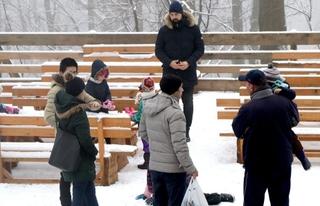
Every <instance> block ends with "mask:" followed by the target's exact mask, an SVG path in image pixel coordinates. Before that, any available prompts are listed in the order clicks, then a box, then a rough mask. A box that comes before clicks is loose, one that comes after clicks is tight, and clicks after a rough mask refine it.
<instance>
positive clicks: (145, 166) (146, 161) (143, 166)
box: [138, 152, 150, 170]
mask: <svg viewBox="0 0 320 206" xmlns="http://www.w3.org/2000/svg"><path fill="white" fill-rule="evenodd" d="M143 159H144V163H143V164H141V165H138V168H139V169H142V170H146V169H148V168H149V160H150V153H148V152H145V153H144V154H143Z"/></svg>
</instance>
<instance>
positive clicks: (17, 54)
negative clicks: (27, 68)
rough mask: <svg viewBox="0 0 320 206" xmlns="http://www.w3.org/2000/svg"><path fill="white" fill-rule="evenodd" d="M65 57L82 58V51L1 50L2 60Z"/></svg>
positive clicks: (0, 58) (0, 57) (57, 58)
mask: <svg viewBox="0 0 320 206" xmlns="http://www.w3.org/2000/svg"><path fill="white" fill-rule="evenodd" d="M65 57H71V58H74V59H80V58H81V57H82V51H74V50H73V51H56V50H50V51H4V50H2V51H0V60H6V59H47V60H49V59H51V60H60V59H63V58H65Z"/></svg>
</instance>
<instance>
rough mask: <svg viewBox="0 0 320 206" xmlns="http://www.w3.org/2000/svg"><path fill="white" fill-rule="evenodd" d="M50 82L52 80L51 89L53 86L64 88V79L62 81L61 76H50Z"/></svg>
mask: <svg viewBox="0 0 320 206" xmlns="http://www.w3.org/2000/svg"><path fill="white" fill-rule="evenodd" d="M52 80H53V83H52V87H53V86H54V85H59V86H61V87H64V79H63V76H62V75H60V74H53V75H52Z"/></svg>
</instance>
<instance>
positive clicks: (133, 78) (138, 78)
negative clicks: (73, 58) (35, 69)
mask: <svg viewBox="0 0 320 206" xmlns="http://www.w3.org/2000/svg"><path fill="white" fill-rule="evenodd" d="M88 76H89V75H88ZM148 76H150V77H152V79H153V80H154V82H155V83H159V82H160V79H161V74H159V75H158V74H155V75H150V74H141V75H130V76H126V75H125V74H123V75H121V76H120V75H110V76H109V77H108V82H114V83H132V82H138V83H141V82H142V80H143V79H144V78H145V77H148ZM82 79H83V80H84V81H85V77H83V78H82ZM51 81H52V77H51V76H48V75H41V82H51ZM238 88H239V87H238Z"/></svg>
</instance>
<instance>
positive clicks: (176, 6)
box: [169, 1, 183, 14]
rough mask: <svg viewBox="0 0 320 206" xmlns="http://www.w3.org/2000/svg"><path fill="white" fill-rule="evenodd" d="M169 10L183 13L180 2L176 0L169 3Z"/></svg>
mask: <svg viewBox="0 0 320 206" xmlns="http://www.w3.org/2000/svg"><path fill="white" fill-rule="evenodd" d="M169 12H176V13H181V14H182V13H183V8H182V6H181V4H180V2H178V1H173V2H172V3H171V4H170V7H169Z"/></svg>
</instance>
